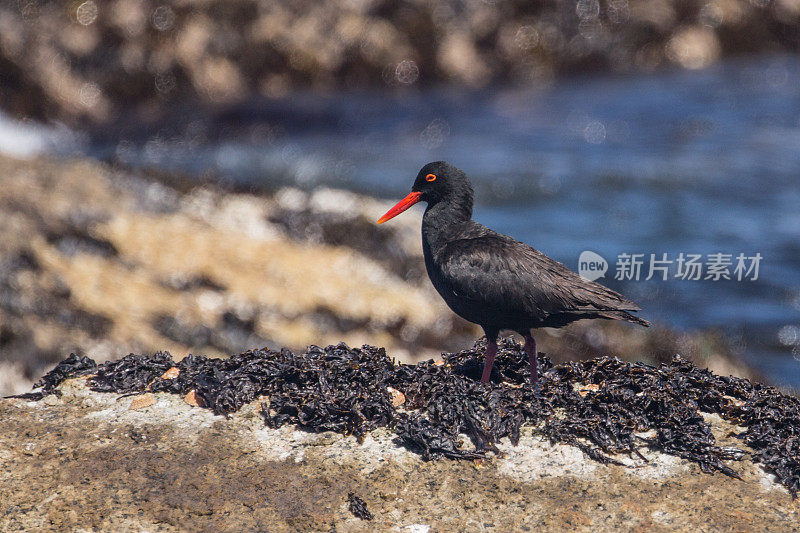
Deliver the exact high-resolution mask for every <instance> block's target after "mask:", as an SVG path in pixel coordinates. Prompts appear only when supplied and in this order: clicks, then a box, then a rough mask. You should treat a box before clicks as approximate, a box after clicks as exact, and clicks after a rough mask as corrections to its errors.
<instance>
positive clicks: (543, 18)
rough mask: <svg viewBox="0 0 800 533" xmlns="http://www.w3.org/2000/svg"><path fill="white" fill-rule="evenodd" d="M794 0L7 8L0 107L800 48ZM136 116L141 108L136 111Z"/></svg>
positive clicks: (216, 97) (618, 65)
mask: <svg viewBox="0 0 800 533" xmlns="http://www.w3.org/2000/svg"><path fill="white" fill-rule="evenodd" d="M799 36H800V2H798V1H797V0H774V1H766V0H763V1H762V0H749V1H748V0H712V1H705V0H703V1H699V0H691V1H682V0H578V1H570V2H534V3H530V2H522V1H516V0H487V1H478V0H476V1H469V2H435V3H429V2H419V1H411V2H401V3H393V2H382V1H372V0H366V1H354V2H344V3H342V2H318V1H311V0H303V1H296V2H292V3H291V4H290V5H289V4H286V3H285V2H278V1H267V2H262V1H256V0H233V1H227V2H206V1H202V0H189V1H164V2H161V1H159V2H156V1H153V0H115V1H114V2H99V1H96V0H86V1H83V2H75V1H64V0H59V1H55V2H37V1H30V2H21V1H20V2H5V3H3V4H2V5H0V79H1V80H2V84H0V106H2V108H3V109H5V110H6V111H7V112H10V113H11V114H12V115H14V116H17V117H24V118H33V119H37V120H59V121H63V122H67V123H69V124H71V125H97V124H107V123H112V122H117V121H122V122H125V120H126V119H127V121H128V122H130V119H131V118H133V119H135V120H134V122H140V121H147V120H150V119H154V118H158V117H159V116H161V115H163V114H164V113H165V112H166V111H174V109H175V107H176V106H180V105H182V103H186V102H197V103H198V104H199V105H204V106H219V105H227V104H232V103H236V102H241V101H245V100H248V99H252V98H254V97H281V96H285V95H287V94H289V93H290V92H291V91H296V90H298V89H306V88H310V89H334V88H335V89H340V90H341V89H364V88H376V87H377V88H386V87H387V86H389V87H394V88H398V89H400V88H403V87H409V86H425V85H432V84H439V83H449V84H455V85H460V86H467V87H482V86H485V85H487V84H489V83H495V82H510V83H515V84H522V85H525V86H539V85H546V84H548V83H550V81H551V80H552V79H553V78H554V77H556V76H558V75H560V74H564V73H576V72H579V73H583V72H597V71H613V72H625V71H629V70H652V69H656V68H661V67H668V66H679V67H682V68H690V69H696V68H702V67H705V66H708V65H710V64H712V63H714V62H715V61H716V60H718V59H719V58H721V57H724V56H734V55H743V54H752V53H763V52H772V53H774V52H787V51H788V52H796V51H797V50H798V48H800V38H798V37H799ZM131 115H133V117H131Z"/></svg>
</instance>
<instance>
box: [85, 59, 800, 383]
mask: <svg viewBox="0 0 800 533" xmlns="http://www.w3.org/2000/svg"><path fill="white" fill-rule="evenodd" d="M178 115H179V116H177V117H176V118H175V119H173V120H170V125H169V126H168V127H164V128H162V129H161V130H159V131H157V132H148V133H147V135H146V136H144V137H143V136H141V135H140V134H131V135H130V136H128V137H126V136H125V135H123V136H122V137H121V138H122V140H121V141H119V140H115V141H114V142H108V141H107V140H103V139H101V140H100V141H95V142H94V143H93V144H92V146H91V148H90V152H91V153H92V154H93V155H96V156H98V157H113V158H117V159H120V160H122V161H124V162H127V163H133V164H145V165H152V166H159V167H162V168H167V169H169V168H176V169H181V170H183V171H185V172H189V173H192V174H197V175H201V174H202V175H205V174H209V173H210V174H212V175H214V176H216V177H217V178H218V179H222V180H223V181H225V180H232V181H235V182H239V183H241V182H245V183H247V182H252V183H261V184H263V183H266V184H269V185H273V186H277V185H283V184H292V185H296V186H300V187H303V188H313V187H316V186H320V185H326V186H332V187H340V188H347V189H352V190H357V191H359V192H366V193H369V194H371V195H375V196H379V197H383V198H387V199H398V198H400V197H402V196H403V195H405V194H406V193H407V192H408V189H409V188H410V186H411V183H412V181H413V179H414V177H415V175H416V173H417V170H418V169H419V168H420V167H421V166H422V165H423V164H424V163H427V162H428V161H432V160H439V159H445V160H448V161H450V162H452V163H453V164H455V165H456V166H459V167H460V168H462V169H464V170H465V171H467V173H468V174H469V175H470V177H471V178H472V180H473V182H474V185H475V188H476V197H477V205H476V208H475V218H476V219H477V220H479V221H481V222H483V223H485V224H487V225H489V226H491V227H493V228H495V229H497V230H499V231H501V232H504V233H508V234H510V235H512V236H514V237H516V238H517V239H520V240H522V241H525V242H528V243H530V244H532V245H533V246H535V247H536V248H538V249H540V250H542V251H544V252H545V253H547V254H549V255H550V256H552V257H554V258H556V259H559V260H561V261H563V262H565V263H566V264H567V265H568V266H570V267H571V268H573V269H577V268H578V265H577V259H578V255H579V254H580V252H581V251H583V250H593V251H595V252H597V253H599V254H600V255H602V256H603V257H605V258H606V259H607V260H609V262H610V263H611V269H610V271H609V273H608V274H607V277H606V279H605V280H603V282H604V283H607V284H608V285H609V286H612V287H614V288H615V289H618V290H621V291H623V292H624V293H625V294H626V295H629V296H630V297H631V298H633V299H635V300H636V301H637V302H638V303H639V304H640V305H641V306H642V307H643V308H644V311H643V312H642V313H641V314H642V316H644V317H646V318H648V319H651V320H654V321H656V322H661V323H664V324H666V325H669V326H671V327H674V328H678V329H686V330H688V329H694V328H703V327H719V328H720V329H721V330H722V331H724V332H725V334H726V335H727V336H728V337H729V339H730V341H731V342H732V343H733V344H734V345H735V346H736V347H737V349H739V350H741V351H742V352H743V354H744V356H745V357H747V358H748V359H750V360H751V362H753V363H755V364H756V365H758V366H760V367H761V368H762V370H763V371H764V372H766V373H768V374H769V375H770V376H771V377H772V378H773V380H775V381H776V382H778V383H779V384H781V385H786V386H791V387H794V388H800V60H798V59H797V58H786V57H777V58H766V59H764V58H761V59H755V60H750V61H738V62H728V63H725V64H722V65H720V66H717V67H714V68H710V69H707V70H704V71H700V72H686V71H681V72H666V73H658V74H640V75H631V76H625V77H605V78H602V77H601V78H596V77H595V78H576V79H571V80H566V81H562V82H559V83H557V84H555V85H552V86H549V87H546V88H540V89H537V90H522V89H493V90H490V91H483V92H463V91H454V90H452V89H433V90H429V91H426V92H424V93H419V92H414V93H407V94H397V95H393V96H386V95H384V94H374V93H373V94H334V95H314V94H300V95H295V96H293V97H291V98H287V99H286V100H283V101H262V102H252V103H250V104H248V105H246V106H242V107H240V108H237V109H234V110H229V111H226V112H225V113H217V114H216V115H214V116H203V115H200V114H197V113H194V112H188V111H181V112H180V113H178ZM405 216H409V215H405ZM411 216H416V215H411ZM680 252H684V253H700V254H704V255H705V254H711V253H717V252H722V253H730V254H733V255H734V257H735V256H736V255H738V254H739V253H744V254H745V255H747V256H751V255H754V254H755V253H760V254H761V256H762V257H763V259H762V260H761V263H760V272H759V278H758V280H756V281H750V280H747V281H735V280H731V281H725V280H721V281H686V280H676V279H674V278H673V279H671V280H670V281H661V280H652V281H642V280H640V281H617V280H614V279H609V278H613V275H614V264H615V263H616V259H617V256H618V254H620V253H643V254H646V256H645V257H646V258H649V254H651V253H655V254H657V256H659V257H660V256H661V254H662V253H668V254H669V256H670V257H671V258H672V259H675V258H677V255H678V254H679V253H680ZM645 269H646V264H645ZM645 275H646V270H645ZM670 275H671V276H673V275H674V265H673V270H672V271H671V272H670ZM793 350H794V354H795V356H796V357H793V356H792V352H793Z"/></svg>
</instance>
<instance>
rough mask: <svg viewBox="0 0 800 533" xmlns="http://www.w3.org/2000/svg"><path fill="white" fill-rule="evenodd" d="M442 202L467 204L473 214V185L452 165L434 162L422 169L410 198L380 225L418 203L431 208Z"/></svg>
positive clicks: (412, 188) (379, 222)
mask: <svg viewBox="0 0 800 533" xmlns="http://www.w3.org/2000/svg"><path fill="white" fill-rule="evenodd" d="M442 200H453V201H461V202H463V203H466V204H468V207H469V211H470V214H471V213H472V185H471V184H470V182H469V178H467V175H466V174H464V172H463V171H462V170H460V169H458V168H456V167H454V166H453V165H451V164H450V163H447V162H445V161H434V162H433V163H428V164H427V165H425V166H424V167H422V169H421V170H420V171H419V173H418V174H417V179H416V180H414V185H413V186H412V187H411V192H410V193H409V194H408V196H406V197H405V198H403V199H402V200H400V201H399V202H397V205H395V206H394V207H393V208H391V209H390V210H388V211H387V212H386V214H384V215H383V216H382V217H381V218H379V219H378V224H383V223H384V222H386V221H387V220H389V219H391V218H394V217H396V216H397V215H399V214H400V213H402V212H403V211H405V210H406V209H408V208H409V207H411V206H412V205H414V204H416V203H417V202H427V203H428V205H429V206H430V205H434V204H437V203H439V202H441V201H442Z"/></svg>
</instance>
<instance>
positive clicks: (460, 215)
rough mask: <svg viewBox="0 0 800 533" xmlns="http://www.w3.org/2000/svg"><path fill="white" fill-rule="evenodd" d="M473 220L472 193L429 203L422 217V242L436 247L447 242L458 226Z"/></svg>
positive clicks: (430, 246) (427, 245)
mask: <svg viewBox="0 0 800 533" xmlns="http://www.w3.org/2000/svg"><path fill="white" fill-rule="evenodd" d="M470 220H472V195H471V194H469V195H464V196H463V197H456V198H449V199H447V200H443V201H440V202H436V203H432V204H428V208H427V209H426V210H425V215H424V216H423V217H422V242H423V245H424V246H426V247H429V248H433V249H436V248H438V247H439V246H440V245H442V244H443V243H446V242H447V240H448V236H449V235H450V234H452V233H453V232H455V231H457V228H459V227H460V226H462V225H463V224H464V223H466V222H469V221H470Z"/></svg>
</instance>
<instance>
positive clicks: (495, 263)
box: [435, 230, 641, 319]
mask: <svg viewBox="0 0 800 533" xmlns="http://www.w3.org/2000/svg"><path fill="white" fill-rule="evenodd" d="M435 262H436V263H437V264H438V265H439V267H440V268H441V270H442V273H443V274H444V279H445V282H446V283H447V284H448V286H449V287H450V289H451V290H452V291H453V292H454V293H456V294H457V295H459V296H461V297H463V298H468V299H470V300H474V301H476V302H478V303H480V305H483V306H485V307H489V308H495V309H498V310H500V309H503V310H507V311H510V312H512V313H525V314H527V315H529V316H531V317H534V318H539V319H543V318H546V317H547V316H549V315H554V314H561V313H593V312H597V311H617V310H626V311H638V310H640V309H641V308H640V307H639V306H637V305H636V304H635V303H633V302H632V301H630V300H627V299H626V298H624V297H623V296H622V295H620V294H619V293H617V292H614V291H612V290H611V289H609V288H607V287H604V286H602V285H600V284H598V283H594V282H592V281H587V280H585V279H583V278H581V277H580V276H578V275H577V274H576V273H574V272H572V271H571V270H569V269H568V268H567V267H565V266H564V265H563V264H561V263H559V262H558V261H555V260H553V259H550V258H549V257H547V256H546V255H544V254H543V253H541V252H539V251H538V250H536V249H534V248H532V247H530V246H528V245H527V244H525V243H521V242H519V241H516V240H514V239H512V238H510V237H507V236H505V235H501V234H499V233H495V232H492V231H491V230H486V233H485V234H483V235H478V236H474V237H467V238H462V239H458V240H454V241H451V242H450V243H448V244H447V245H446V246H444V247H443V248H442V249H441V250H440V251H439V253H438V254H436V257H435Z"/></svg>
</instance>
